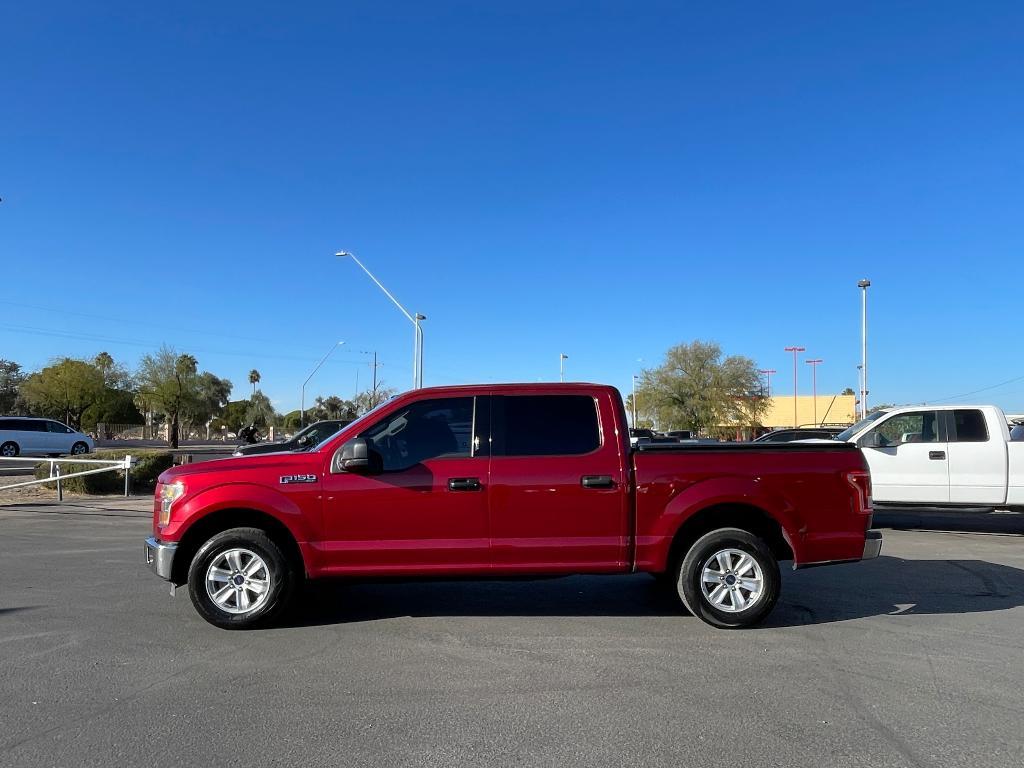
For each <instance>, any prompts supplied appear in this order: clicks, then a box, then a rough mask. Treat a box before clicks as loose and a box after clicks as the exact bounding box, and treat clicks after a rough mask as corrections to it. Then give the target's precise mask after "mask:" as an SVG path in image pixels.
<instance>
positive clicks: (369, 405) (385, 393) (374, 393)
mask: <svg viewBox="0 0 1024 768" xmlns="http://www.w3.org/2000/svg"><path fill="white" fill-rule="evenodd" d="M397 394H398V390H397V389H395V388H394V387H387V386H384V384H383V382H379V383H378V384H377V388H376V389H368V390H366V391H365V392H360V393H359V394H358V395H356V396H355V397H353V398H352V404H353V405H354V406H355V411H356V415H357V416H362V415H363V414H364V413H368V412H369V411H372V410H373V409H374V408H376V407H377V406H378V405H380V404H381V403H386V402H387V401H388V400H390V399H391V398H392V397H394V396H395V395H397Z"/></svg>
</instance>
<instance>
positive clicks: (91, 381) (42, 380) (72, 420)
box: [21, 357, 105, 427]
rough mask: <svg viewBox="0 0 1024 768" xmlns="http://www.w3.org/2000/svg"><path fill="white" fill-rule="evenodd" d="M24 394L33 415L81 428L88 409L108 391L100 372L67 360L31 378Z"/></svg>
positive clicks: (26, 384)
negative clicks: (63, 421)
mask: <svg viewBox="0 0 1024 768" xmlns="http://www.w3.org/2000/svg"><path fill="white" fill-rule="evenodd" d="M21 393H22V396H23V397H24V399H25V402H26V404H27V405H28V407H29V408H30V409H31V410H32V412H33V413H38V414H39V415H41V416H49V417H50V418H54V419H63V420H65V421H66V422H67V423H69V424H71V425H72V426H74V427H78V426H80V425H81V423H82V414H83V413H85V411H86V409H87V408H89V407H90V406H92V405H94V404H95V403H98V402H100V400H102V398H103V396H104V394H105V387H104V384H103V374H102V372H101V371H100V369H99V368H97V367H96V366H95V365H93V364H92V363H91V362H89V361H87V360H75V359H73V358H70V357H65V358H62V359H60V360H57V361H56V362H54V363H51V364H50V365H48V366H46V367H45V368H43V369H42V370H41V371H39V372H38V373H33V374H32V375H31V376H29V377H28V378H27V379H26V380H25V382H24V384H23V385H22V387H21Z"/></svg>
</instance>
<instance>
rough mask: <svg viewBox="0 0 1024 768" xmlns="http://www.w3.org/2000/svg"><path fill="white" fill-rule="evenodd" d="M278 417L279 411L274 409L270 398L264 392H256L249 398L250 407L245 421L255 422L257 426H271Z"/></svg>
mask: <svg viewBox="0 0 1024 768" xmlns="http://www.w3.org/2000/svg"><path fill="white" fill-rule="evenodd" d="M276 419H277V412H276V411H275V410H274V406H273V404H272V403H271V402H270V398H269V397H267V396H266V395H265V394H263V393H262V392H254V393H253V395H252V397H250V398H249V407H248V408H247V409H246V411H245V423H246V424H255V425H256V426H257V427H263V428H266V427H269V426H270V425H271V424H273V423H274V422H275V421H276Z"/></svg>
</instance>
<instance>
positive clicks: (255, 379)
mask: <svg viewBox="0 0 1024 768" xmlns="http://www.w3.org/2000/svg"><path fill="white" fill-rule="evenodd" d="M249 383H250V384H252V393H253V394H254V395H255V394H256V385H257V384H259V383H260V372H259V371H257V370H256V369H255V368H253V369H252V370H251V371H249Z"/></svg>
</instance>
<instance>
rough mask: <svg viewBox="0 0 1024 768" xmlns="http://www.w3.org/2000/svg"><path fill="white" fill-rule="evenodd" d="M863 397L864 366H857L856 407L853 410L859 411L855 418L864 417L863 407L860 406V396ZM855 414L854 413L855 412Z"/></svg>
mask: <svg viewBox="0 0 1024 768" xmlns="http://www.w3.org/2000/svg"><path fill="white" fill-rule="evenodd" d="M862 397H864V366H863V365H858V366H857V407H856V408H855V409H854V410H855V411H860V415H859V416H858V417H857V418H860V419H863V418H864V409H863V408H861V407H860V405H861V398H862ZM855 415H856V413H855Z"/></svg>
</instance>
